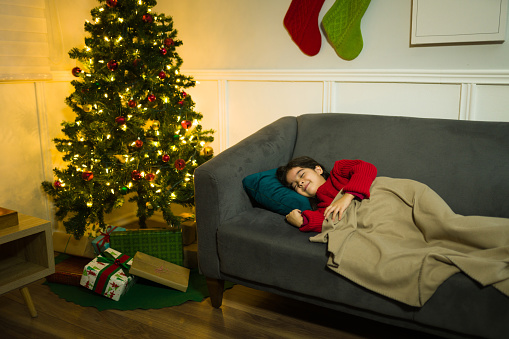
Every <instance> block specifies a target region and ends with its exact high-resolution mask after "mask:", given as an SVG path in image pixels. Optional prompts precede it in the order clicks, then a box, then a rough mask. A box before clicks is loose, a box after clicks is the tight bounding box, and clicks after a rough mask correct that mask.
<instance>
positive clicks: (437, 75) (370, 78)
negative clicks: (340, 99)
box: [51, 69, 509, 85]
mask: <svg viewBox="0 0 509 339" xmlns="http://www.w3.org/2000/svg"><path fill="white" fill-rule="evenodd" d="M181 73H182V74H185V75H188V76H192V77H193V78H195V79H196V80H198V81H200V80H203V81H205V80H211V81H220V80H222V81H313V82H315V81H316V82H323V81H329V82H330V81H332V82H381V83H433V84H464V83H473V84H478V85H509V70H506V69H504V70H416V69H407V70H405V69H401V70H394V69H390V70H383V69H382V70H376V69H369V70H363V69H353V70H344V69H342V70H338V69H330V70H324V69H313V70H311V69H310V70H291V69H290V70H263V69H253V70H204V69H182V70H181ZM51 75H52V79H51V80H52V81H55V82H62V81H64V82H70V81H72V80H76V78H75V77H74V76H72V74H71V71H70V70H69V71H68V72H67V71H53V72H51Z"/></svg>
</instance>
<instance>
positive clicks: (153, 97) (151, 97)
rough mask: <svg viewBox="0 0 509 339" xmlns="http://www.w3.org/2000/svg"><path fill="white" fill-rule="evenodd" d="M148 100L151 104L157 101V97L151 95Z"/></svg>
mask: <svg viewBox="0 0 509 339" xmlns="http://www.w3.org/2000/svg"><path fill="white" fill-rule="evenodd" d="M147 100H148V101H150V102H154V101H155V100H156V96H155V95H154V94H149V95H148V97H147Z"/></svg>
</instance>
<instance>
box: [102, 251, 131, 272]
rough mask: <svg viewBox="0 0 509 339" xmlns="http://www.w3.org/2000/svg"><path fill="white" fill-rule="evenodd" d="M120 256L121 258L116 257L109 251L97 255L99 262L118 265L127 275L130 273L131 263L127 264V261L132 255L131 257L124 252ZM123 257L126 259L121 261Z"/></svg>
mask: <svg viewBox="0 0 509 339" xmlns="http://www.w3.org/2000/svg"><path fill="white" fill-rule="evenodd" d="M124 257H126V258H124ZM119 258H120V259H117V258H115V257H114V256H113V255H112V254H111V253H109V252H104V253H103V254H102V255H101V256H99V257H97V262H102V263H105V264H110V265H116V266H118V267H119V268H120V269H122V271H123V272H124V273H125V275H129V265H128V264H126V262H127V261H128V260H129V259H130V258H131V257H129V256H127V255H125V254H122V255H121V256H120V257H119ZM121 259H124V260H122V261H121Z"/></svg>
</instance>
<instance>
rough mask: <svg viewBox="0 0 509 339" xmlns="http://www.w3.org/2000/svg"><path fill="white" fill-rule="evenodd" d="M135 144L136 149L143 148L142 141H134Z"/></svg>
mask: <svg viewBox="0 0 509 339" xmlns="http://www.w3.org/2000/svg"><path fill="white" fill-rule="evenodd" d="M135 144H136V147H138V148H140V147H141V146H143V141H141V140H140V139H138V140H136V141H135Z"/></svg>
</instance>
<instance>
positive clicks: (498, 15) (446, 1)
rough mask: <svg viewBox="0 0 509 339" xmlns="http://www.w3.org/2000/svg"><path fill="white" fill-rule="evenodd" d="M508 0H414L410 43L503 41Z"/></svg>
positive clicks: (418, 44) (419, 44)
mask: <svg viewBox="0 0 509 339" xmlns="http://www.w3.org/2000/svg"><path fill="white" fill-rule="evenodd" d="M507 4H508V0H412V26H411V39H410V45H411V46H421V45H436V44H439V45H440V44H468V43H503V42H504V41H505V35H506V22H507Z"/></svg>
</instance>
